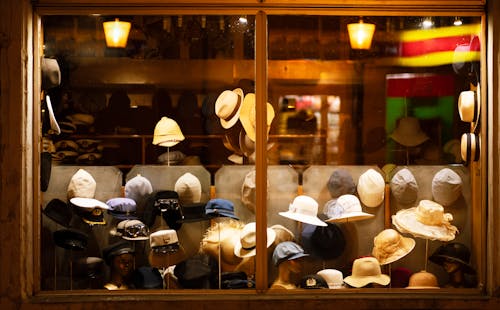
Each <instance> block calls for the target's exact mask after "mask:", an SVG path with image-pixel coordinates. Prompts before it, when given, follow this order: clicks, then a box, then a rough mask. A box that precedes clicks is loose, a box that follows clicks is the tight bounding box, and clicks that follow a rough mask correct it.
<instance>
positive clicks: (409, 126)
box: [390, 117, 429, 147]
mask: <svg viewBox="0 0 500 310" xmlns="http://www.w3.org/2000/svg"><path fill="white" fill-rule="evenodd" d="M390 137H391V138H392V139H393V140H394V141H396V142H397V143H399V144H401V145H403V146H409V147H413V146H417V145H420V144H422V143H424V142H425V141H427V140H429V137H428V136H427V135H426V134H425V132H423V131H422V128H421V127H420V123H419V120H418V118H415V117H402V118H400V119H399V122H398V125H397V127H396V129H395V130H394V131H393V132H392V134H391V135H390Z"/></svg>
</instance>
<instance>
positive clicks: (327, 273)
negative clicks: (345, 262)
mask: <svg viewBox="0 0 500 310" xmlns="http://www.w3.org/2000/svg"><path fill="white" fill-rule="evenodd" d="M317 274H318V275H320V276H321V277H322V278H323V279H325V281H326V283H327V285H328V288H329V289H338V288H344V275H343V274H342V271H339V270H337V269H322V270H320V271H318V272H317Z"/></svg>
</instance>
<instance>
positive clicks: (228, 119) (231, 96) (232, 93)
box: [215, 88, 243, 129]
mask: <svg viewBox="0 0 500 310" xmlns="http://www.w3.org/2000/svg"><path fill="white" fill-rule="evenodd" d="M242 100H243V90H242V89H241V88H236V89H233V90H225V91H223V92H222V93H221V94H220V95H219V97H217V100H216V101H215V114H216V115H217V116H218V117H219V119H220V123H221V125H222V127H223V128H225V129H228V128H231V127H233V126H234V124H236V122H237V121H238V118H239V116H240V110H241V106H242V104H241V102H242Z"/></svg>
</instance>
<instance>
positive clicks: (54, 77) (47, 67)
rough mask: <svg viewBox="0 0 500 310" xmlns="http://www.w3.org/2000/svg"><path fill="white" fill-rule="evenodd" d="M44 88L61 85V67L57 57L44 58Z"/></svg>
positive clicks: (42, 64)
mask: <svg viewBox="0 0 500 310" xmlns="http://www.w3.org/2000/svg"><path fill="white" fill-rule="evenodd" d="M41 67H42V89H43V90H49V89H51V88H54V87H57V86H59V85H61V69H60V68H59V63H58V62H57V59H54V58H46V57H44V58H42V63H41Z"/></svg>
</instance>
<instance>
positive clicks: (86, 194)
mask: <svg viewBox="0 0 500 310" xmlns="http://www.w3.org/2000/svg"><path fill="white" fill-rule="evenodd" d="M95 191H96V181H95V180H94V178H93V177H92V175H91V174H90V173H88V172H87V171H86V170H84V169H78V171H77V172H76V173H75V174H74V175H73V176H72V177H71V180H70V182H69V185H68V198H69V199H71V198H74V197H82V198H94V196H95Z"/></svg>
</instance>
